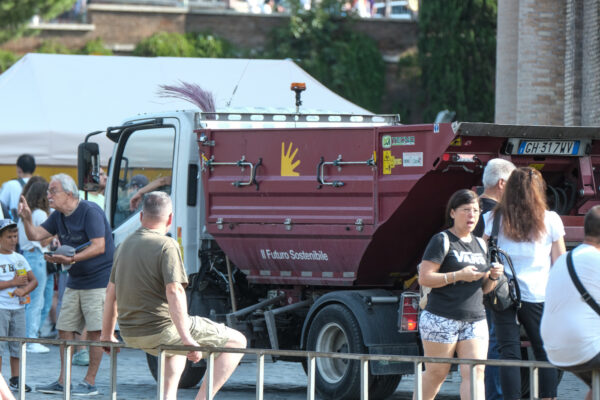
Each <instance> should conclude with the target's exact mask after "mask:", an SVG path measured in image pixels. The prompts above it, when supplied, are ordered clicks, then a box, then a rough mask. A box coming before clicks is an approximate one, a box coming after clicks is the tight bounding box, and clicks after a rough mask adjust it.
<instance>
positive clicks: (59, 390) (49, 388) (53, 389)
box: [11, 381, 65, 394]
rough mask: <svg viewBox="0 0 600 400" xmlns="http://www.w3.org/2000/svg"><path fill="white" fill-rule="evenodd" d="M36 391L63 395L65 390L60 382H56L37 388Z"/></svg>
mask: <svg viewBox="0 0 600 400" xmlns="http://www.w3.org/2000/svg"><path fill="white" fill-rule="evenodd" d="M11 385H12V383H11ZM35 391H36V392H40V393H51V394H63V392H64V391H65V389H64V388H63V385H61V384H60V383H58V381H54V382H52V383H51V384H49V385H43V386H36V387H35Z"/></svg>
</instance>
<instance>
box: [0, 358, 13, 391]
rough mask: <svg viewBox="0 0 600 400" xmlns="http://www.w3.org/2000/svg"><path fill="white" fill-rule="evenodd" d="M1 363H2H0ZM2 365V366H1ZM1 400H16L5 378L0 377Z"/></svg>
mask: <svg viewBox="0 0 600 400" xmlns="http://www.w3.org/2000/svg"><path fill="white" fill-rule="evenodd" d="M0 363H1V361H0ZM0 365H1V364H0ZM0 399H2V400H15V397H14V396H13V394H12V392H11V391H10V389H9V388H8V385H7V384H6V381H5V380H4V377H2V376H0Z"/></svg>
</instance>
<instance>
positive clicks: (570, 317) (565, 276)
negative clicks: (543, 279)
mask: <svg viewBox="0 0 600 400" xmlns="http://www.w3.org/2000/svg"><path fill="white" fill-rule="evenodd" d="M573 266H574V268H575V273H576V274H577V276H578V277H579V280H580V281H581V283H582V284H583V287H585V288H586V290H587V291H588V292H589V293H590V294H591V295H592V297H593V298H594V300H596V302H600V275H598V272H599V271H600V251H598V249H596V248H595V247H593V246H590V245H587V244H582V245H580V246H578V247H577V248H575V249H574V250H573ZM540 331H541V334H542V340H543V341H544V348H545V349H546V353H547V354H548V359H549V360H550V362H552V364H554V365H558V366H561V367H563V366H574V365H579V364H583V363H585V362H587V361H589V360H591V359H592V358H593V357H595V356H596V355H597V354H598V353H600V316H599V315H598V314H597V313H596V312H595V311H594V310H593V309H592V308H591V307H590V306H589V305H588V304H587V303H586V302H585V301H583V299H582V298H581V295H580V294H579V292H578V291H577V288H576V287H575V285H574V284H573V281H572V280H571V276H570V275H569V271H568V270H567V257H566V254H563V255H562V256H560V257H559V259H558V260H556V263H554V266H553V267H552V270H551V271H550V278H549V279H548V286H547V288H546V303H545V304H544V314H543V316H542V325H541V327H540Z"/></svg>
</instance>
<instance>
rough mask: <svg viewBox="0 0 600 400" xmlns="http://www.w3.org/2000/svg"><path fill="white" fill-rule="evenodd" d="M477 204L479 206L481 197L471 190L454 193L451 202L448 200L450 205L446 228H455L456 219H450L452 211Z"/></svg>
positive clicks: (447, 212)
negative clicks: (466, 205)
mask: <svg viewBox="0 0 600 400" xmlns="http://www.w3.org/2000/svg"><path fill="white" fill-rule="evenodd" d="M471 203H477V205H478V206H480V204H479V196H477V193H475V192H474V191H472V190H469V189H461V190H459V191H458V192H454V194H453V195H452V196H450V200H448V205H446V226H447V227H448V228H451V227H453V226H454V219H452V217H450V211H452V210H456V209H457V208H458V207H460V206H463V205H465V204H471Z"/></svg>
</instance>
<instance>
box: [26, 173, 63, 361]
mask: <svg viewBox="0 0 600 400" xmlns="http://www.w3.org/2000/svg"><path fill="white" fill-rule="evenodd" d="M47 190H48V182H46V180H45V179H44V178H42V177H41V176H34V177H32V178H31V179H29V181H28V182H27V184H26V185H25V186H24V187H23V196H25V200H26V201H27V204H28V205H29V207H30V208H31V209H32V210H33V212H32V219H33V223H34V224H35V225H40V224H41V223H42V222H44V221H45V220H46V218H48V214H49V211H50V208H49V206H48V197H47V196H46V191H47ZM18 227H19V245H20V246H21V251H22V252H23V256H24V257H25V259H26V260H27V262H28V263H29V265H30V266H31V270H32V271H33V274H34V275H35V278H36V279H37V281H38V286H37V288H36V289H35V290H33V291H32V292H31V302H30V303H29V304H27V306H26V308H25V326H26V333H27V337H29V338H37V337H38V336H39V330H40V327H41V324H42V322H43V320H42V318H44V319H45V318H46V316H47V315H48V310H49V309H50V306H51V305H52V292H53V289H54V276H53V275H50V276H48V273H47V270H46V260H45V259H44V251H47V250H48V248H47V247H46V246H47V245H48V244H50V241H51V240H52V239H48V240H45V241H43V242H34V241H30V240H29V239H27V235H25V228H24V226H23V222H22V221H19V223H18ZM27 351H29V352H32V353H47V352H49V351H50V349H49V348H47V347H46V346H44V345H42V344H41V343H29V344H28V345H27Z"/></svg>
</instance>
